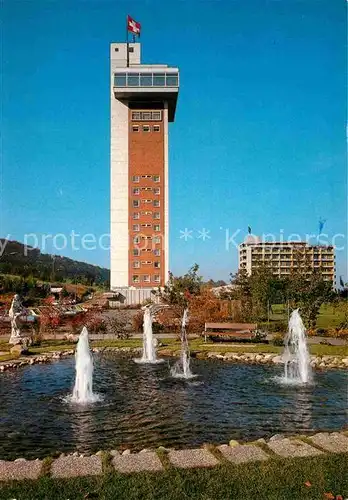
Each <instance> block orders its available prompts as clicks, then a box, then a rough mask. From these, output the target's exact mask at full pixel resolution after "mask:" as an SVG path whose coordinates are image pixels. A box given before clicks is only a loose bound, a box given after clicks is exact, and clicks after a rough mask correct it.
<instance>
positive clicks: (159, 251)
mask: <svg viewBox="0 0 348 500" xmlns="http://www.w3.org/2000/svg"><path fill="white" fill-rule="evenodd" d="M153 253H154V255H156V257H159V256H160V255H161V250H160V249H159V248H156V249H155V250H154V251H153Z"/></svg>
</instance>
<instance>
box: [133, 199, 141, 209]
mask: <svg viewBox="0 0 348 500" xmlns="http://www.w3.org/2000/svg"><path fill="white" fill-rule="evenodd" d="M132 204H133V207H134V208H138V207H139V205H140V201H139V200H133V202H132Z"/></svg>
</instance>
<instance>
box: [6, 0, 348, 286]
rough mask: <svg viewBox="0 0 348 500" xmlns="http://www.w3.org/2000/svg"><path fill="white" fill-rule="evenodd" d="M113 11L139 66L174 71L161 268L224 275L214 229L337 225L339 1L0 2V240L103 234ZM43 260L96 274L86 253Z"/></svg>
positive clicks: (341, 262)
mask: <svg viewBox="0 0 348 500" xmlns="http://www.w3.org/2000/svg"><path fill="white" fill-rule="evenodd" d="M128 13H129V14H131V15H132V16H133V17H134V18H135V19H136V20H138V21H139V22H141V23H142V36H141V42H142V59H143V62H146V63H149V62H154V63H168V64H170V65H177V66H179V68H180V78H181V88H180V95H179V101H178V106H177V114H176V120H175V123H174V124H172V125H171V126H170V154H169V161H170V222H171V225H170V244H171V254H170V267H171V269H172V270H173V271H174V272H175V273H181V272H184V271H185V270H186V269H187V268H188V267H189V266H190V265H191V264H192V263H194V262H197V263H199V264H200V266H201V271H202V274H203V275H204V276H205V277H206V278H210V277H212V278H215V279H220V278H221V279H227V278H228V275H229V273H230V272H234V271H236V269H237V265H238V256H237V250H236V248H235V247H234V246H233V245H230V249H229V251H227V250H226V247H225V238H226V230H228V231H229V234H230V235H232V234H233V233H234V232H235V231H238V230H239V232H238V234H237V236H236V238H235V239H236V240H237V242H240V241H242V239H243V238H244V236H245V233H246V232H247V227H248V225H250V226H251V227H252V230H253V233H255V234H263V233H273V234H274V235H276V236H279V237H280V236H281V235H283V237H284V238H285V239H286V238H287V237H288V236H289V235H290V234H291V233H298V234H300V235H302V236H303V237H304V236H305V235H306V234H310V233H316V232H317V231H318V221H319V218H320V217H322V218H323V219H326V224H325V226H324V230H323V232H324V233H327V234H328V237H329V239H332V237H333V236H334V235H335V234H338V233H343V234H346V228H347V182H346V181H347V175H346V139H345V121H346V117H345V114H346V2H344V0H335V1H333V0H302V1H300V0H299V1H296V0H282V1H278V0H273V1H266V0H249V1H245V0H234V1H233V0H228V1H225V0H221V1H195V0H190V1H186V2H184V1H176V2H171V1H168V0H167V1H166V2H163V1H158V2H157V1H152V0H148V1H146V0H145V1H144V0H142V1H141V2H126V1H116V0H112V1H111V0H110V1H109V0H84V1H82V0H80V1H79V0H68V1H65V0H59V1H48V0H42V1H36V0H30V1H17V0H4V1H3V3H2V11H1V17H2V23H3V40H2V41H3V50H2V71H3V75H2V120H1V121H2V131H3V138H2V154H3V158H2V192H1V227H0V236H6V235H11V238H12V239H18V240H20V241H23V238H24V235H25V234H28V233H36V234H37V235H39V236H40V238H41V235H43V234H52V235H54V234H57V233H64V234H66V235H68V234H69V233H70V232H71V231H72V230H74V231H75V232H76V233H78V234H86V233H94V234H96V235H97V236H99V235H101V234H103V233H108V232H109V88H108V85H109V43H110V42H112V41H114V42H115V41H123V40H124V38H125V19H126V15H127V14H128ZM185 228H187V229H188V230H190V231H191V230H192V231H193V232H192V233H190V234H191V235H192V236H193V238H189V239H188V241H185V240H184V238H180V235H181V233H180V231H181V230H185ZM204 228H205V229H206V230H209V231H210V233H209V236H210V238H207V239H205V241H203V238H198V236H199V231H202V230H203V229H204ZM28 241H29V242H33V239H32V240H28ZM46 241H47V246H46V251H51V248H50V243H49V241H50V240H49V239H47V240H46ZM61 241H62V240H61ZM336 243H337V244H339V245H340V246H342V245H345V242H344V240H343V238H342V237H338V239H337V240H336ZM41 246H42V245H41ZM76 246H79V245H76ZM57 253H60V254H62V255H67V256H71V257H73V258H76V259H79V260H85V261H88V262H91V263H96V264H100V265H103V266H106V267H109V253H108V251H107V250H102V249H100V248H99V249H96V250H93V251H92V250H72V249H71V248H70V247H68V248H66V249H65V250H62V251H60V252H57ZM346 255H347V254H346V249H345V250H340V251H338V252H337V267H338V272H337V274H338V275H341V274H342V275H344V276H346V274H347V269H346Z"/></svg>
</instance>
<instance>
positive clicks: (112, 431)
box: [0, 354, 348, 459]
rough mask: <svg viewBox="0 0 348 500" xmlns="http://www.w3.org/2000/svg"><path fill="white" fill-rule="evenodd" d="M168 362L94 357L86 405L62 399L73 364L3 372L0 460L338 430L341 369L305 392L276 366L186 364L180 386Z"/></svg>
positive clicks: (319, 375) (321, 375) (346, 377)
mask: <svg viewBox="0 0 348 500" xmlns="http://www.w3.org/2000/svg"><path fill="white" fill-rule="evenodd" d="M173 363H174V360H173V359H171V360H170V361H168V360H166V362H164V363H161V364H157V365H139V364H136V363H134V362H133V361H132V360H131V359H124V358H119V357H116V356H113V355H106V354H103V355H102V354H100V355H96V356H95V371H94V387H93V389H94V392H97V393H98V394H99V395H100V396H101V398H102V399H101V401H99V402H97V403H94V404H90V405H86V406H80V405H76V404H73V403H69V402H68V401H66V400H65V398H66V396H67V395H69V394H70V393H71V391H72V387H73V384H74V376H75V371H74V358H69V359H64V360H61V361H57V362H53V363H51V364H46V365H32V366H28V367H26V368H23V369H19V370H17V371H12V372H5V373H3V374H2V375H1V377H0V402H1V404H0V418H1V420H0V435H1V440H0V458H1V459H12V458H15V457H26V458H36V457H40V458H41V457H44V456H47V455H50V454H52V453H54V452H57V451H60V452H65V453H67V452H72V451H79V452H80V453H95V452H96V451H98V450H100V449H114V448H120V447H124V448H125V447H129V448H131V449H132V450H134V451H136V450H141V449H142V448H154V447H158V446H160V445H163V446H168V447H176V448H180V447H181V448H182V447H194V446H199V445H201V444H203V443H207V442H209V443H215V444H219V443H226V442H228V441H229V440H230V439H237V440H244V441H248V440H249V441H250V440H253V439H257V438H260V437H269V436H271V435H272V434H275V433H284V434H290V433H303V434H304V433H310V432H313V431H316V430H337V429H341V428H342V427H344V425H345V422H346V410H345V406H346V387H347V382H348V374H347V373H346V372H345V371H343V370H330V371H317V372H315V374H314V380H315V383H314V385H312V386H308V387H294V386H284V385H280V384H279V383H278V382H277V380H276V379H275V377H276V376H277V375H280V373H281V371H282V367H279V366H273V365H269V366H267V365H248V364H235V363H231V364H230V363H226V362H225V363H224V362H219V361H203V360H201V361H200V360H193V361H192V371H193V372H194V373H196V374H197V375H198V376H197V377H196V378H194V379H191V380H189V381H186V380H182V379H173V378H171V376H170V373H169V364H170V365H172V364H173Z"/></svg>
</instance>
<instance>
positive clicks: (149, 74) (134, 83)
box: [113, 67, 179, 122]
mask: <svg viewBox="0 0 348 500" xmlns="http://www.w3.org/2000/svg"><path fill="white" fill-rule="evenodd" d="M113 91H114V95H115V97H116V98H117V99H120V100H123V99H124V100H126V101H130V102H135V103H144V102H147V101H150V102H154V101H161V102H163V101H167V102H168V120H169V121H170V122H172V121H174V116H175V109H176V102H177V98H178V92H179V70H178V69H177V68H167V67H161V68H158V69H157V70H154V69H153V67H152V68H134V67H132V68H122V69H121V68H120V70H119V71H116V72H115V73H114V86H113Z"/></svg>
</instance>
